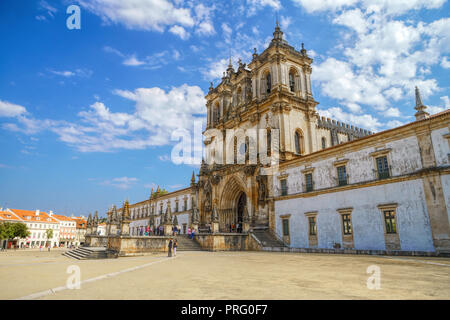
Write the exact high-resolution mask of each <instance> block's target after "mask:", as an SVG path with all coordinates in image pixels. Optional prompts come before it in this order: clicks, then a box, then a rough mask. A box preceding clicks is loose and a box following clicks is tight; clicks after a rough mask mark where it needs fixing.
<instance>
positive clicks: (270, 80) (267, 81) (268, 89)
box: [266, 72, 272, 93]
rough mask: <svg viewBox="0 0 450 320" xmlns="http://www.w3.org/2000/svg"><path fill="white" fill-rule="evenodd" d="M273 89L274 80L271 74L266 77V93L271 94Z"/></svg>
mask: <svg viewBox="0 0 450 320" xmlns="http://www.w3.org/2000/svg"><path fill="white" fill-rule="evenodd" d="M271 88H272V78H271V76H270V72H268V73H267V75H266V93H270V89H271Z"/></svg>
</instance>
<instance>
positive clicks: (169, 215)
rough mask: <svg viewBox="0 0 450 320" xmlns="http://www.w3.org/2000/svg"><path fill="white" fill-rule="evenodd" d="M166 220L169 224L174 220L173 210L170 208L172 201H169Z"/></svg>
mask: <svg viewBox="0 0 450 320" xmlns="http://www.w3.org/2000/svg"><path fill="white" fill-rule="evenodd" d="M164 221H165V222H166V223H169V224H170V222H171V221H172V210H171V209H170V202H168V203H167V209H166V214H165V217H164Z"/></svg>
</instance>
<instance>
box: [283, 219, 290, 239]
mask: <svg viewBox="0 0 450 320" xmlns="http://www.w3.org/2000/svg"><path fill="white" fill-rule="evenodd" d="M288 235H289V219H283V236H288Z"/></svg>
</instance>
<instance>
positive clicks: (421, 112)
mask: <svg viewBox="0 0 450 320" xmlns="http://www.w3.org/2000/svg"><path fill="white" fill-rule="evenodd" d="M414 109H416V110H417V112H416V114H415V115H414V116H415V117H416V120H423V119H426V118H428V117H429V116H430V114H429V113H428V112H426V111H425V110H426V109H427V107H426V106H425V105H424V104H423V102H422V96H421V95H420V91H419V88H417V87H416V106H415V107H414Z"/></svg>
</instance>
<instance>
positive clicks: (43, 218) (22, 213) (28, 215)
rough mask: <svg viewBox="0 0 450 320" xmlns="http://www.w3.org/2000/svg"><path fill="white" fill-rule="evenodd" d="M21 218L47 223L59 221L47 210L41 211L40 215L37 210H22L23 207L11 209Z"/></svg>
mask: <svg viewBox="0 0 450 320" xmlns="http://www.w3.org/2000/svg"><path fill="white" fill-rule="evenodd" d="M9 210H10V211H11V212H13V213H14V214H15V215H16V216H18V217H19V218H20V219H21V220H24V221H33V222H47V223H57V222H58V221H57V220H55V219H53V218H52V217H50V216H49V215H48V214H47V213H46V212H43V211H40V212H39V215H37V214H36V211H30V210H21V209H9Z"/></svg>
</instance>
